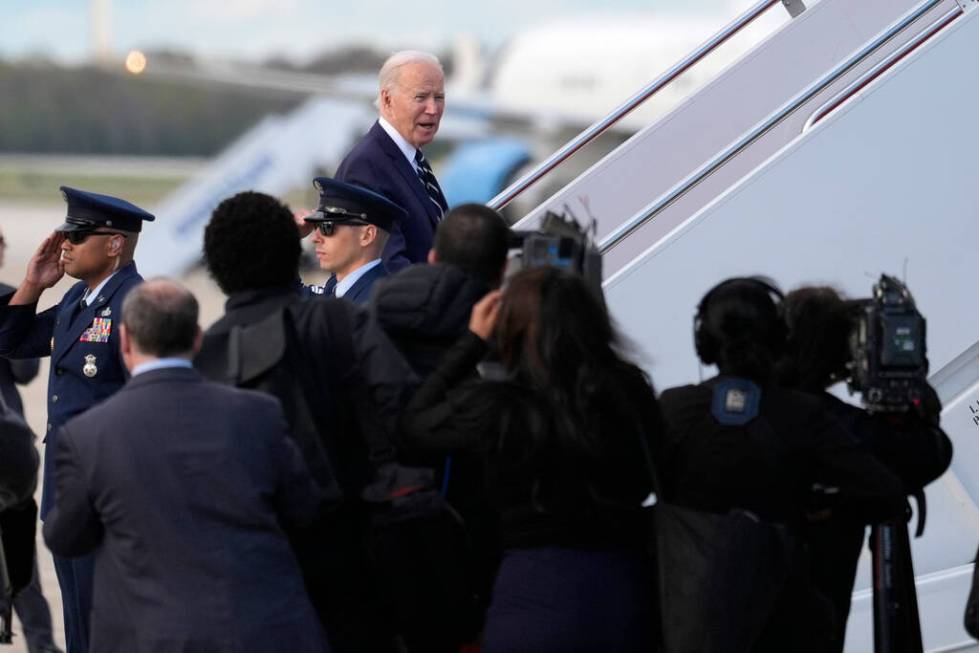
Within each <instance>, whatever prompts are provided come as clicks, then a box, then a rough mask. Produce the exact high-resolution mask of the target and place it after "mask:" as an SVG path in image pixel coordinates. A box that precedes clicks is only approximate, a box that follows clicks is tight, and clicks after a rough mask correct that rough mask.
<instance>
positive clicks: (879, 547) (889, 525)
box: [870, 519, 923, 653]
mask: <svg viewBox="0 0 979 653" xmlns="http://www.w3.org/2000/svg"><path fill="white" fill-rule="evenodd" d="M870 542H871V553H872V556H873V575H874V653H922V651H923V647H922V644H921V623H920V621H919V619H918V596H917V593H916V591H915V586H914V568H913V566H912V564H911V540H910V538H909V537H908V527H907V524H906V523H905V521H904V520H903V519H897V520H894V521H891V522H886V523H884V524H880V525H879V526H874V527H873V529H872V530H871V533H870Z"/></svg>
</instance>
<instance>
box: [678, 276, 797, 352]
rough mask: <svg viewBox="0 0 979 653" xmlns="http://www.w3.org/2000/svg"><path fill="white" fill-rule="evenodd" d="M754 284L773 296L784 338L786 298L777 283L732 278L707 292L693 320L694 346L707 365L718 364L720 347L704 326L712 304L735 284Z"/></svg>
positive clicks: (756, 278) (747, 278) (758, 279)
mask: <svg viewBox="0 0 979 653" xmlns="http://www.w3.org/2000/svg"><path fill="white" fill-rule="evenodd" d="M744 283H747V284H753V285H755V286H757V287H759V288H761V289H762V290H764V291H765V292H766V293H768V295H770V296H771V298H772V300H773V301H774V303H775V310H776V311H777V312H778V318H779V327H778V328H779V330H780V334H781V335H783V336H784V333H785V323H784V320H783V319H782V300H783V299H784V298H785V296H784V295H783V294H782V291H781V290H779V288H778V286H776V285H775V282H774V281H772V280H771V279H769V278H767V277H762V276H752V277H732V278H730V279H725V280H724V281H722V282H720V283H719V284H717V285H716V286H714V287H713V288H711V289H710V290H708V291H707V294H706V295H704V297H703V299H701V300H700V303H699V304H697V313H696V314H695V315H694V318H693V345H694V349H695V350H696V352H697V356H698V357H699V358H700V360H701V361H703V362H704V363H705V364H707V365H712V364H714V363H716V362H717V359H718V355H719V350H720V345H719V344H718V342H717V339H716V338H715V337H714V334H712V333H711V332H710V330H709V329H707V328H706V327H705V326H704V322H705V319H704V318H705V317H706V315H707V311H708V310H709V309H710V305H711V302H712V301H713V300H714V299H715V298H716V297H717V295H718V294H719V293H720V291H721V290H723V289H725V288H728V287H730V286H732V285H734V284H744Z"/></svg>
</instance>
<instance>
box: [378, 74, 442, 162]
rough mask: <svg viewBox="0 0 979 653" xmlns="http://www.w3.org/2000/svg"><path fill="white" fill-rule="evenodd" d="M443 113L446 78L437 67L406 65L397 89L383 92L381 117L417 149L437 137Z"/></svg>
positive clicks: (395, 86)
mask: <svg viewBox="0 0 979 653" xmlns="http://www.w3.org/2000/svg"><path fill="white" fill-rule="evenodd" d="M443 111H445V78H444V77H443V75H442V71H441V70H439V67H438V66H436V65H435V64H431V63H409V64H405V65H404V66H401V67H400V68H399V69H398V78H397V83H396V84H395V85H394V87H393V88H391V89H390V90H387V89H384V90H382V91H381V115H382V116H384V119H385V120H387V121H388V122H389V123H391V124H392V125H393V126H394V128H395V129H397V130H398V133H399V134H401V135H402V136H403V137H404V139H405V140H406V141H408V142H409V143H411V144H412V145H414V146H415V147H417V148H421V147H423V146H425V145H428V144H429V143H431V142H432V139H433V138H435V134H436V133H437V132H438V130H439V121H441V120H442V112H443Z"/></svg>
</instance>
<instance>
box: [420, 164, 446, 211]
mask: <svg viewBox="0 0 979 653" xmlns="http://www.w3.org/2000/svg"><path fill="white" fill-rule="evenodd" d="M415 163H416V164H418V178H419V179H421V182H422V185H423V186H424V187H425V191H426V192H427V193H428V199H430V200H432V204H434V205H435V209H436V210H437V211H438V216H439V220H441V219H442V216H443V215H444V213H445V210H444V209H443V208H442V207H444V206H445V205H446V203H445V196H444V195H443V194H442V189H441V188H440V187H439V182H438V180H436V179H435V173H434V172H432V166H430V165H428V160H427V159H426V158H425V155H424V154H422V151H421V150H415Z"/></svg>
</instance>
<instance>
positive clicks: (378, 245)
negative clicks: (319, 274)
mask: <svg viewBox="0 0 979 653" xmlns="http://www.w3.org/2000/svg"><path fill="white" fill-rule="evenodd" d="M313 186H314V187H315V188H316V190H318V191H319V193H320V201H319V208H318V209H317V210H316V212H315V213H313V214H312V215H309V216H307V217H306V218H305V222H306V223H307V225H309V226H307V227H306V228H305V229H303V232H304V235H305V234H306V233H309V231H310V230H312V231H313V242H314V243H316V258H317V259H319V262H320V267H321V268H323V269H324V270H329V271H330V272H332V273H333V274H332V276H331V277H330V278H329V280H328V281H327V282H326V284H325V285H324V286H322V287H316V286H314V287H312V288H310V291H311V292H312V293H313V294H324V295H332V296H334V297H343V298H345V299H348V300H350V301H352V302H353V303H355V304H358V305H363V304H366V303H367V300H368V299H369V298H370V293H371V288H372V287H373V285H374V282H375V281H377V280H378V279H381V278H383V277H386V276H387V274H388V273H387V270H386V269H385V267H384V264H383V263H382V261H381V255H382V253H383V252H384V246H385V244H386V243H387V241H388V237H389V236H390V235H391V230H392V228H393V227H394V226H395V225H396V224H397V223H399V222H400V221H401V220H403V219H404V217H405V216H406V215H407V214H406V213H405V211H404V209H402V208H401V207H400V206H398V205H397V204H394V203H393V202H391V201H389V200H388V199H386V198H385V197H383V196H381V195H378V194H377V193H375V192H373V191H370V190H367V189H366V188H361V187H360V186H355V185H353V184H348V183H344V182H342V181H337V180H335V179H329V178H327V177H317V178H316V179H314V180H313Z"/></svg>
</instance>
